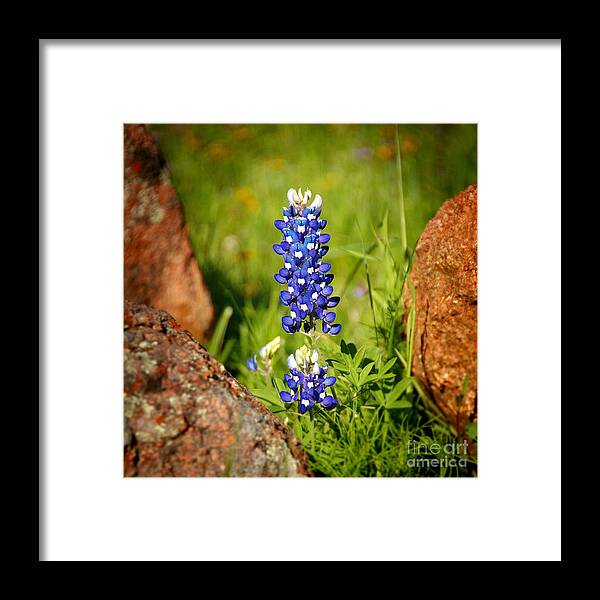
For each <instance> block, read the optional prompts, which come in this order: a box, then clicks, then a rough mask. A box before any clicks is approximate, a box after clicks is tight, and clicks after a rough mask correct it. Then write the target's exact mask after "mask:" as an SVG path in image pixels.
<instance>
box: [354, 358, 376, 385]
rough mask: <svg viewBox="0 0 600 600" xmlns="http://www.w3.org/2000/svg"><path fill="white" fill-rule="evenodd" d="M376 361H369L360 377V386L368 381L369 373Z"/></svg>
mask: <svg viewBox="0 0 600 600" xmlns="http://www.w3.org/2000/svg"><path fill="white" fill-rule="evenodd" d="M374 366H375V363H369V364H368V365H367V366H366V367H365V368H364V369H363V370H362V371H361V372H360V377H359V378H358V387H362V386H363V385H365V383H366V379H367V377H368V376H369V373H370V372H371V371H372V370H373V367H374Z"/></svg>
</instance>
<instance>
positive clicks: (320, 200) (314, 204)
mask: <svg viewBox="0 0 600 600" xmlns="http://www.w3.org/2000/svg"><path fill="white" fill-rule="evenodd" d="M321 206H323V198H321V196H320V195H319V194H317V195H316V196H315V199H314V200H313V201H312V204H311V205H310V208H311V209H313V210H317V209H318V208H321Z"/></svg>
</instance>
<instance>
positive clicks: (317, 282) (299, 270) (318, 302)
mask: <svg viewBox="0 0 600 600" xmlns="http://www.w3.org/2000/svg"><path fill="white" fill-rule="evenodd" d="M311 196H312V194H311V191H310V190H306V191H305V193H304V194H302V189H299V190H298V191H296V190H294V189H293V188H292V189H290V190H289V191H288V194H287V197H288V201H289V206H288V207H287V208H284V209H283V219H278V220H277V221H275V227H277V229H279V230H280V231H281V233H282V240H281V242H279V243H278V244H275V245H274V246H273V250H274V251H275V252H276V253H277V254H280V255H281V256H282V257H283V268H281V269H279V271H278V272H277V273H275V275H274V277H275V281H277V283H280V284H282V285H285V286H286V289H284V290H282V291H281V293H280V295H279V299H280V301H281V303H282V304H284V305H285V306H289V308H290V312H289V315H286V316H284V317H282V319H281V326H282V328H283V330H284V331H285V332H286V333H296V332H297V331H301V330H303V331H304V333H309V332H310V333H312V332H313V331H314V328H315V326H316V323H317V322H318V321H321V322H322V325H321V327H322V330H323V333H328V334H330V335H337V334H338V333H339V332H340V330H341V329H342V326H341V325H339V324H336V323H334V321H335V318H336V313H335V312H333V311H332V310H331V309H332V308H334V307H335V306H337V304H338V303H339V301H340V298H339V296H333V295H332V294H333V286H332V285H331V282H332V281H333V274H331V273H330V272H329V271H330V269H331V264H329V263H328V262H324V261H323V257H324V256H325V255H326V254H327V252H328V251H329V246H328V245H327V243H328V242H329V240H330V239H331V236H330V235H329V234H328V233H323V229H325V226H326V225H327V220H326V219H321V218H320V216H321V208H322V205H323V199H322V198H321V196H319V195H318V194H317V195H316V196H315V199H314V200H313V202H312V204H310V206H309V205H308V201H309V200H310V199H311Z"/></svg>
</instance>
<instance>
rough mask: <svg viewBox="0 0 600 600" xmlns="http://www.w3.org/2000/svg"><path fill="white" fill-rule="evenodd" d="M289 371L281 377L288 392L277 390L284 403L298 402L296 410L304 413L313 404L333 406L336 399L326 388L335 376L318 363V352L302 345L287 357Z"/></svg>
mask: <svg viewBox="0 0 600 600" xmlns="http://www.w3.org/2000/svg"><path fill="white" fill-rule="evenodd" d="M288 367H289V368H290V372H289V373H286V374H285V375H284V377H283V380H284V382H285V384H286V385H287V386H288V388H289V389H290V390H291V391H290V392H279V396H280V397H281V399H282V400H283V401H284V402H286V403H292V402H298V410H299V411H300V413H301V414H304V413H305V412H306V411H307V410H311V409H312V408H313V407H314V405H315V404H320V405H321V406H323V407H324V408H327V409H331V408H335V407H336V406H337V404H338V401H337V400H336V399H335V398H334V397H333V396H332V395H331V394H330V393H329V391H328V389H327V388H330V387H331V386H332V385H334V384H335V382H336V378H335V377H334V376H328V375H327V370H328V367H327V366H324V367H322V366H320V365H319V353H318V352H317V351H316V350H310V349H309V348H308V347H307V346H302V347H301V348H298V350H296V353H295V354H290V356H289V358H288Z"/></svg>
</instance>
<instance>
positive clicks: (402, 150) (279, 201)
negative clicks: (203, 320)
mask: <svg viewBox="0 0 600 600" xmlns="http://www.w3.org/2000/svg"><path fill="white" fill-rule="evenodd" d="M153 130H154V132H155V133H156V134H157V135H158V137H159V142H160V144H161V147H162V148H163V151H164V153H165V156H166V158H167V160H168V163H169V166H170V168H171V172H172V174H173V179H174V183H175V186H176V188H177V190H178V193H179V195H180V197H181V200H182V202H183V204H184V207H185V212H186V218H187V222H188V226H189V230H190V237H191V240H192V244H193V247H194V251H195V253H196V256H197V258H198V261H199V263H200V266H201V268H202V270H203V272H204V275H205V277H206V279H207V282H208V285H209V288H210V291H211V294H212V296H213V300H214V302H215V305H216V308H217V311H218V314H219V317H220V318H219V322H218V325H217V327H216V329H215V335H214V336H213V339H212V340H211V342H210V344H209V349H210V351H211V353H213V354H214V355H216V356H217V357H218V358H219V359H220V360H222V361H223V362H224V363H225V364H226V366H227V368H228V369H229V370H230V371H231V372H233V373H234V375H236V376H237V377H238V378H239V379H240V380H241V381H242V382H243V383H245V384H246V385H247V386H248V387H249V388H250V389H251V390H252V391H253V392H254V393H255V394H256V395H257V396H258V397H259V398H261V399H262V400H263V402H264V403H265V404H266V405H267V406H268V407H269V408H270V409H271V410H272V411H273V412H274V413H276V414H277V415H278V416H279V417H280V418H282V419H283V420H284V421H285V422H286V423H287V424H288V425H289V426H290V427H291V428H292V429H293V430H294V431H295V433H296V434H297V435H298V437H299V438H300V439H301V441H302V442H303V445H304V447H305V449H306V451H307V453H308V454H309V458H310V462H311V466H312V468H313V469H314V470H315V471H316V472H317V473H319V474H322V475H326V476H457V475H469V474H472V473H473V464H472V463H471V462H470V463H469V465H468V466H467V467H464V466H463V467H453V466H450V467H446V468H444V467H436V468H430V467H423V466H419V465H416V466H415V465H411V463H410V461H409V460H408V459H409V458H410V457H409V456H408V453H407V452H408V444H409V443H410V442H412V443H413V444H415V443H422V444H424V445H426V446H427V447H428V448H429V447H430V446H431V444H439V445H440V446H442V447H443V446H444V445H446V444H449V443H450V442H452V441H453V440H454V439H455V438H454V432H453V431H452V429H451V427H449V426H448V425H446V424H445V422H444V421H443V419H441V418H440V416H439V415H438V414H437V413H436V410H435V407H434V405H433V403H432V402H431V401H430V400H429V399H428V397H427V396H426V394H425V392H424V390H422V389H421V388H420V386H419V385H418V382H416V381H415V380H414V379H413V377H412V374H411V372H410V368H409V366H410V364H411V357H412V325H413V323H414V314H412V313H409V314H405V312H404V306H403V302H402V293H403V289H405V287H406V286H405V282H406V273H407V270H408V268H409V266H410V261H411V259H412V257H413V252H414V247H415V245H416V241H417V240H418V237H419V235H420V234H421V232H422V230H423V227H424V226H425V224H426V223H427V221H428V220H429V219H430V218H431V217H432V216H433V215H434V214H435V212H436V210H437V209H438V208H439V206H440V205H441V204H442V202H443V201H444V200H445V199H446V198H449V197H451V196H453V195H454V194H456V193H457V192H459V191H460V190H462V189H464V188H465V187H466V186H467V185H469V184H471V183H474V182H476V180H477V174H476V128H475V126H470V125H447V126H441V125H420V126H417V125H412V126H399V127H396V126H390V125H362V126H359V125H347V126H342V125H334V126H326V125H285V126H276V125H248V126H246V125H239V126H228V125H202V126H178V125H162V126H154V127H153ZM300 186H301V187H303V188H305V187H310V189H311V190H312V191H313V194H315V193H319V194H321V195H322V196H323V200H324V203H323V217H324V218H326V219H328V226H327V231H328V232H329V233H330V234H331V235H332V240H331V242H330V246H331V251H330V253H329V254H328V261H329V262H331V263H332V265H333V269H332V272H333V273H335V280H334V282H333V284H334V287H335V293H336V294H337V295H341V297H342V300H341V302H340V305H339V306H338V307H337V308H336V312H337V314H338V318H337V320H336V321H337V322H339V323H341V324H342V326H343V329H342V333H341V335H340V336H337V337H335V338H331V337H329V336H324V337H323V338H321V340H320V341H319V351H320V353H321V356H324V357H326V358H327V359H328V362H329V364H330V366H331V367H332V368H334V369H335V374H336V376H337V377H338V382H337V384H336V386H335V394H336V397H337V398H338V401H339V402H340V406H339V407H338V408H337V409H336V410H334V411H330V412H327V411H325V410H322V409H321V408H320V407H319V406H316V407H315V409H314V410H313V411H311V412H310V413H307V415H303V416H300V415H298V414H296V413H294V411H293V410H290V409H287V408H285V407H284V405H283V403H282V402H281V401H280V400H279V396H278V390H280V389H283V384H282V376H283V373H284V372H285V371H286V369H287V367H286V362H285V359H286V357H287V356H288V354H291V353H292V352H294V351H295V350H296V348H297V347H298V346H300V345H302V344H303V343H305V340H306V338H304V336H302V335H300V334H296V335H294V336H291V335H287V334H285V333H284V332H283V331H282V330H281V327H280V320H281V316H282V315H283V314H284V312H283V307H281V306H280V305H279V301H278V294H279V290H280V288H281V286H279V285H278V284H277V283H276V282H275V281H274V280H273V273H275V272H276V271H277V269H278V268H279V267H280V264H279V263H280V257H278V256H277V255H275V254H274V253H273V251H272V248H271V246H272V244H273V243H276V242H277V241H279V236H278V231H277V230H276V229H275V228H274V226H273V220H274V219H276V218H279V217H280V214H281V207H282V206H284V205H285V204H286V203H287V201H286V192H287V190H288V188H289V187H296V188H297V187H300ZM408 289H410V285H408ZM277 335H280V336H281V338H282V342H283V348H282V349H281V350H280V351H279V352H278V354H277V356H276V357H275V360H274V363H273V377H271V378H267V379H265V378H264V377H262V376H261V375H260V374H257V373H252V372H250V371H249V370H248V369H247V368H246V367H245V360H246V358H248V357H249V356H251V355H253V354H255V353H256V352H257V351H258V349H259V348H260V347H261V346H263V345H264V344H265V343H266V342H267V341H269V340H271V339H273V338H274V337H276V336H277ZM422 447H425V446H422ZM423 456H424V454H420V457H423ZM443 456H444V455H443V453H442V454H438V455H437V456H431V457H430V458H438V459H440V458H443Z"/></svg>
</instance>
